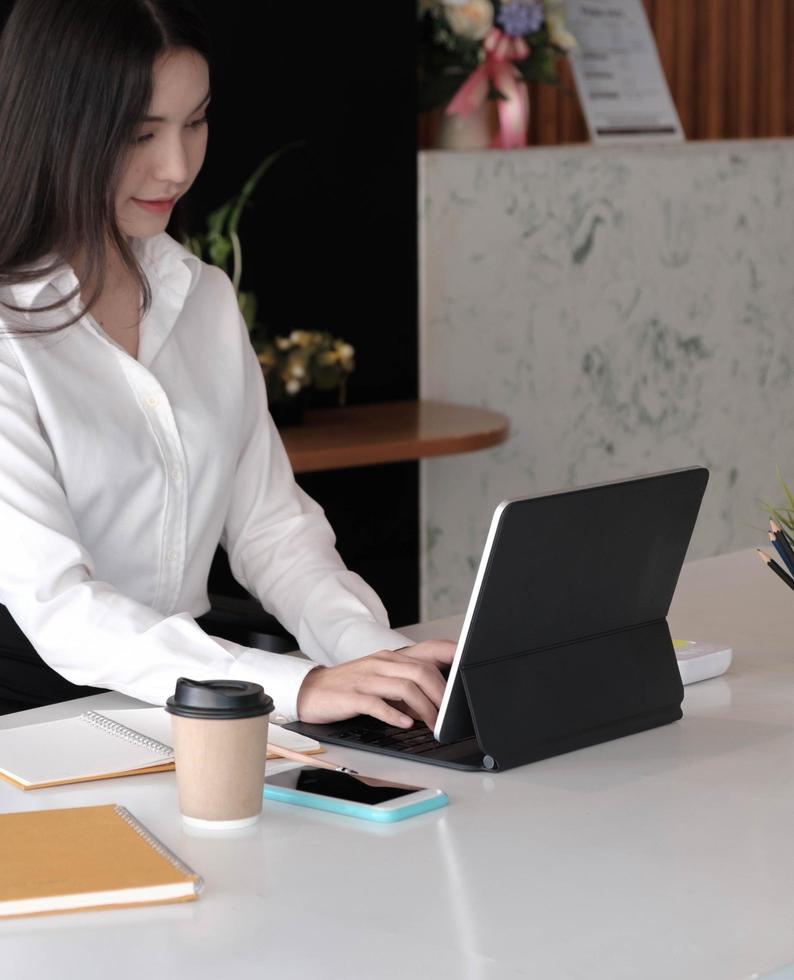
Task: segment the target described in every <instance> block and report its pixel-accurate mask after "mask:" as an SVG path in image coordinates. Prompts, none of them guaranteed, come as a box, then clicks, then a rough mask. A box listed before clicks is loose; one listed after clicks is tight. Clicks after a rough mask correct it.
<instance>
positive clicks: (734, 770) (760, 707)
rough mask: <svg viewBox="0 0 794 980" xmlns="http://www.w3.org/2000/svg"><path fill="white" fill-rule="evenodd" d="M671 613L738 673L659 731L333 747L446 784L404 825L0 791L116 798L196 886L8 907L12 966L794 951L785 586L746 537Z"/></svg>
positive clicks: (5, 929)
mask: <svg viewBox="0 0 794 980" xmlns="http://www.w3.org/2000/svg"><path fill="white" fill-rule="evenodd" d="M670 620H671V626H672V629H673V635H675V636H680V637H698V638H702V639H714V640H724V641H727V642H728V643H731V644H732V645H733V647H734V664H733V666H732V668H731V670H730V672H729V673H728V674H727V675H725V676H724V677H722V678H716V679H714V680H710V681H705V682H703V683H701V684H696V685H693V686H691V687H689V688H687V689H686V698H685V701H684V711H685V716H684V719H683V720H682V721H680V722H677V723H675V724H673V725H668V726H666V727H664V728H658V729H655V730H653V731H649V732H643V733H641V734H639V735H632V736H630V737H628V738H623V739H620V740H617V741H614V742H610V743H607V744H604V745H598V746H594V747H591V748H587V749H583V750H581V751H578V752H573V753H570V754H568V755H564V756H559V757H557V758H554V759H548V760H545V761H543V762H537V763H534V764H532V765H529V766H524V767H522V768H520V769H515V770H511V771H508V772H505V773H498V774H486V773H464V772H454V771H451V770H445V769H440V768H435V767H431V766H425V765H421V764H419V763H411V762H408V761H406V762H403V761H402V760H395V759H389V758H385V757H378V756H375V755H369V754H366V753H361V752H356V751H353V750H340V749H336V748H334V749H333V750H332V751H333V757H334V758H338V759H340V760H341V761H344V762H346V763H348V764H352V765H354V766H355V767H356V768H358V769H360V770H361V771H363V772H367V773H370V774H382V775H386V776H391V777H394V778H396V779H400V780H403V781H406V782H409V781H411V782H416V783H419V784H425V785H438V786H441V787H443V788H444V789H445V790H446V791H447V793H448V794H449V797H450V801H451V802H450V806H449V807H448V808H446V809H445V810H441V811H437V812H435V813H429V814H425V815H423V816H421V817H417V818H414V819H411V820H408V821H406V822H405V823H404V824H399V825H396V826H394V827H380V826H376V825H370V824H367V823H364V822H362V821H355V820H352V819H347V818H344V817H338V816H334V815H331V814H323V813H320V812H318V811H311V810H304V809H302V808H299V807H290V806H286V805H280V804H275V803H270V802H267V803H266V804H265V814H264V817H263V819H262V820H261V821H260V823H259V825H258V826H257V827H255V828H253V829H252V831H251V832H250V833H248V834H247V835H245V836H241V837H239V838H232V839H216V840H212V839H209V840H208V839H205V838H198V837H192V836H189V835H188V834H187V833H186V832H185V831H184V830H183V829H182V827H181V825H180V821H179V818H178V815H177V802H176V791H175V784H174V777H173V774H172V773H165V774H159V775H152V776H136V777H132V778H127V779H118V780H112V781H104V782H97V783H84V784H81V785H75V786H66V787H60V788H57V789H49V790H38V791H34V792H29V793H22V792H21V791H19V790H16V789H14V788H13V787H11V786H7V785H0V810H2V811H8V810H23V809H40V808H45V807H66V806H80V805H88V804H95V803H105V802H118V803H122V804H124V805H125V806H127V807H128V808H129V809H130V810H131V811H132V812H133V813H134V814H135V815H136V816H138V817H139V818H140V819H141V820H142V821H143V822H144V823H145V824H146V825H147V826H148V827H149V828H150V829H151V830H152V831H153V832H154V833H155V834H157V835H158V836H159V837H160V838H161V839H162V840H163V841H164V842H165V843H166V844H167V845H168V846H169V847H171V848H173V849H174V850H175V851H176V853H177V854H178V855H180V856H181V857H182V858H183V859H184V860H186V861H187V862H188V863H189V864H191V865H192V866H193V867H194V868H195V869H196V870H197V871H198V872H199V873H200V874H202V875H203V876H204V878H205V881H206V886H205V891H204V894H203V895H202V897H201V898H200V899H199V901H198V902H196V903H191V904H188V905H173V906H161V907H158V908H148V909H147V908H139V909H126V910H119V911H103V912H89V913H79V914H71V915H60V916H47V917H41V918H37V919H27V920H23V919H20V920H15V921H12V920H9V921H6V922H0V947H1V948H2V957H3V965H4V970H5V971H8V972H7V975H8V976H9V978H10V977H13V978H14V980H26V978H31V980H32V978H36V980H38V978H40V977H42V976H53V975H55V974H54V973H53V970H54V969H55V967H54V964H58V967H57V976H58V977H59V980H64V978H75V980H76V978H78V977H79V978H81V980H94V978H96V980H100V978H103V980H104V978H107V977H114V978H115V980H126V978H138V977H144V976H157V977H159V976H166V975H167V976H171V977H179V978H183V977H184V978H186V980H188V978H189V980H217V978H218V977H219V976H227V975H228V976H232V977H234V978H247V977H252V978H253V977H256V978H261V977H262V976H264V975H272V976H274V977H276V978H278V980H314V978H321V980H326V978H331V980H335V978H345V980H359V978H367V980H392V978H394V980H404V978H405V977H407V976H409V977H411V976H412V977H420V978H425V977H434V978H435V977H442V978H455V980H461V978H471V980H497V978H498V980H502V978H506V977H531V978H542V980H558V978H559V980H563V978H564V980H571V978H576V980H578V978H583V980H584V978H587V980H598V978H609V980H671V978H676V980H689V978H693V980H694V978H697V980H710V978H714V980H717V978H719V980H726V978H736V980H739V978H749V977H751V976H753V975H754V974H756V973H764V972H765V971H769V970H772V969H773V968H775V967H780V966H781V965H783V964H785V963H788V962H791V961H793V960H794V928H792V922H793V921H794V916H793V915H792V907H793V906H794V847H792V846H791V840H792V835H793V834H794V780H793V779H792V774H793V773H794V713H793V712H792V705H793V704H794V650H792V647H793V646H794V641H792V637H791V625H792V623H793V622H794V597H792V595H791V593H790V592H789V591H788V590H787V589H786V588H785V587H784V586H783V585H782V583H779V582H777V581H776V580H775V579H774V578H773V576H772V575H770V574H769V573H768V572H767V571H766V570H765V569H764V568H763V567H762V566H761V564H760V562H758V560H757V559H756V558H755V556H754V555H753V553H752V551H745V552H738V553H736V554H733V555H727V556H723V557H721V558H715V559H706V560H704V561H699V562H694V563H692V564H690V565H687V566H686V567H685V569H684V573H683V575H682V580H681V583H680V585H679V589H678V591H677V593H676V598H675V601H674V604H673V610H672V614H671V617H670ZM423 631H424V632H425V633H427V632H428V630H427V628H425V629H424V630H423ZM90 700H91V701H92V702H95V703H97V704H102V703H104V704H106V705H108V704H109V703H116V704H120V703H124V702H125V700H126V699H123V698H121V696H119V695H99V696H98V697H97V698H92V699H90ZM72 704H73V705H74V702H73V703H72ZM66 713H74V708H73V707H72V708H70V707H69V706H65V705H58V706H55V707H53V708H45V709H37V710H36V711H35V712H27V713H25V715H24V716H23V715H11V716H6V717H5V718H0V725H3V726H8V725H11V724H20V723H22V721H23V720H24V721H28V720H29V721H35V720H44V719H46V718H51V717H56V716H60V715H63V714H66ZM330 754H331V752H330V751H329V755H330Z"/></svg>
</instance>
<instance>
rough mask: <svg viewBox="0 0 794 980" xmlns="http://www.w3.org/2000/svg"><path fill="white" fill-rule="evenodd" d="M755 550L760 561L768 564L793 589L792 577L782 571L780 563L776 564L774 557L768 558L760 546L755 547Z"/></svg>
mask: <svg viewBox="0 0 794 980" xmlns="http://www.w3.org/2000/svg"><path fill="white" fill-rule="evenodd" d="M755 550H756V551H757V552H758V556H759V558H760V559H761V561H762V562H763V563H764V564H765V565H768V566H769V567H770V568H771V569H772V571H773V572H774V573H775V575H777V577H778V578H780V579H782V580H783V581H784V582H785V583H786V585H787V586H788V587H789V588H790V589H794V578H792V577H791V576H790V575H788V574H787V573H786V572H784V571H783V569H782V568H781V567H780V565H778V563H777V562H776V561H775V560H774V559H772V558H770V557H769V555H767V554H766V553H765V552H763V551H761V549H760V548H756V549H755Z"/></svg>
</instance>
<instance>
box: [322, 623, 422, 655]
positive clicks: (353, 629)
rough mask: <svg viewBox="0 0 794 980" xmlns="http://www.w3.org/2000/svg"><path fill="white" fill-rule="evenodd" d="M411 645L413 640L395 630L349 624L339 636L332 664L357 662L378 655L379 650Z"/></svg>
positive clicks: (361, 624)
mask: <svg viewBox="0 0 794 980" xmlns="http://www.w3.org/2000/svg"><path fill="white" fill-rule="evenodd" d="M413 645H414V641H413V640H410V639H409V638H408V637H407V636H403V634H402V633H398V632H397V630H392V629H389V628H388V627H387V626H381V625H380V624H379V623H374V622H371V621H367V620H360V621H359V622H356V623H351V624H350V626H348V628H347V629H346V630H345V631H344V633H343V634H342V635H341V636H340V638H339V640H338V641H337V644H336V649H335V650H334V662H335V663H347V662H348V661H349V660H358V658H359V657H367V656H369V655H370V654H371V653H378V651H379V650H399V649H400V647H409V646H413Z"/></svg>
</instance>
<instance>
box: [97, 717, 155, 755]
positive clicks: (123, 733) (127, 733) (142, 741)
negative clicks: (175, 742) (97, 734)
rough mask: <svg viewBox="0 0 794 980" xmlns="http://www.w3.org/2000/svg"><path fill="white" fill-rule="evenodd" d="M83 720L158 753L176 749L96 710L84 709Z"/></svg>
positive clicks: (109, 733)
mask: <svg viewBox="0 0 794 980" xmlns="http://www.w3.org/2000/svg"><path fill="white" fill-rule="evenodd" d="M80 718H81V720H82V721H85V722H87V723H88V724H89V725H93V726H94V727H95V728H101V729H102V731H103V732H107V733H108V735H115V736H116V738H123V739H124V740H125V741H126V742H132V743H133V744H134V745H140V746H141V747H142V748H145V749H149V750H150V751H152V752H155V753H157V755H173V754H174V750H173V749H172V748H171V746H170V745H166V744H165V743H164V742H158V741H157V739H156V738H149V737H148V736H147V735H141V733H140V732H136V731H134V730H133V729H132V728H127V726H126V725H120V724H119V723H118V722H117V721H111V720H110V718H106V717H105V716H104V715H100V714H99V713H98V712H96V711H84V712H83V714H81V715H80Z"/></svg>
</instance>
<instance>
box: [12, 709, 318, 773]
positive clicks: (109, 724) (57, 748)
mask: <svg viewBox="0 0 794 980" xmlns="http://www.w3.org/2000/svg"><path fill="white" fill-rule="evenodd" d="M170 741H171V721H170V716H169V715H168V713H167V712H166V711H165V710H164V709H163V708H130V709H125V710H118V711H116V710H113V711H103V712H101V713H100V712H98V711H85V712H83V714H81V715H77V716H75V717H74V718H64V719H61V720H60V721H49V722H44V723H42V724H38V725H24V726H20V727H18V728H6V729H3V730H0V778H2V779H5V780H6V781H7V782H10V783H13V785H15V786H18V787H20V788H21V789H26V790H27V789H40V788H42V787H44V786H59V785H62V784H64V783H79V782H85V781H88V780H92V779H110V778H112V777H115V776H131V775H139V774H143V773H150V772H165V771H167V770H171V769H173V768H174V751H173V749H172V747H171V745H170V744H169V743H170ZM268 741H269V742H270V743H272V744H273V745H279V746H283V747H284V748H289V749H293V750H295V751H296V752H304V753H311V754H314V753H317V752H322V751H323V750H322V747H321V746H320V743H319V742H317V741H316V740H315V739H313V738H307V737H306V736H305V735H299V734H298V733H297V732H290V731H287V730H286V729H284V728H281V727H280V726H278V725H272V724H271V725H269V726H268ZM269 757H270V758H273V757H275V756H270V755H269Z"/></svg>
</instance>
